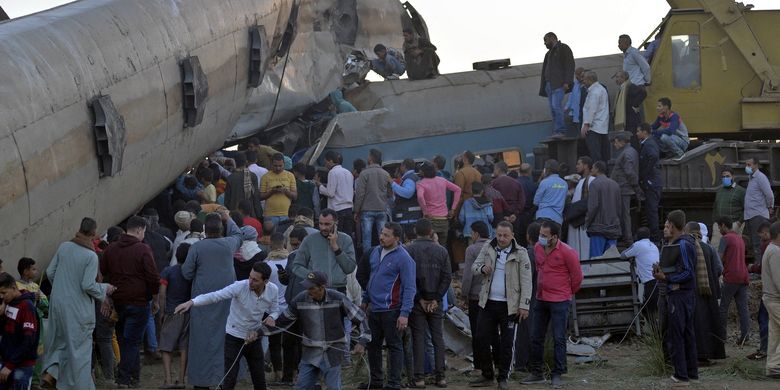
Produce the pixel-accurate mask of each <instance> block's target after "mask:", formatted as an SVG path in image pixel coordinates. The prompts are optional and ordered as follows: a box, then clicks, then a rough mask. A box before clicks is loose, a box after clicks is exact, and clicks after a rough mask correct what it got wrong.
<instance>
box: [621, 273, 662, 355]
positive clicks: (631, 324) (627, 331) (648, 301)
mask: <svg viewBox="0 0 780 390" xmlns="http://www.w3.org/2000/svg"><path fill="white" fill-rule="evenodd" d="M657 288H658V283H657V282H656V284H655V285H654V286H653V289H652V290H651V291H650V295H649V296H653V293H654V292H655V290H656V289H657ZM648 303H650V300H649V299H648V300H646V301H645V303H644V305H642V307H640V308H639V311H638V312H637V313H636V315H635V316H634V319H632V320H631V323H630V324H628V329H626V334H624V335H623V338H622V339H620V342H619V343H618V345H620V344H623V341H625V340H626V337H628V334H629V333H630V332H631V327H632V326H634V321H636V319H637V318H639V315H640V314H642V311H644V310H645V306H647V304H648Z"/></svg>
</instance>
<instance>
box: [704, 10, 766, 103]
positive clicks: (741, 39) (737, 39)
mask: <svg viewBox="0 0 780 390" xmlns="http://www.w3.org/2000/svg"><path fill="white" fill-rule="evenodd" d="M699 3H701V5H702V7H703V8H704V10H705V11H707V12H709V13H711V14H712V16H713V17H714V18H715V19H716V20H717V21H718V23H720V26H721V27H722V28H723V31H725V32H726V35H727V36H728V37H729V39H731V41H732V42H733V43H734V46H736V47H737V49H739V51H740V53H742V56H743V57H745V60H746V61H747V62H748V63H749V64H750V66H751V67H752V68H753V70H754V71H755V72H756V75H757V76H758V77H759V78H760V79H761V81H762V82H763V84H764V85H763V88H762V91H761V95H762V96H766V95H770V94H777V93H780V76H779V75H778V74H777V72H776V71H775V69H774V68H773V67H772V64H770V63H769V59H768V58H767V56H766V53H765V52H764V49H762V48H761V44H759V42H758V38H757V37H756V35H755V34H754V33H753V30H751V28H750V24H749V23H748V21H747V20H746V19H745V11H748V10H750V8H749V7H746V6H745V5H743V4H742V3H737V2H734V1H732V0H699Z"/></svg>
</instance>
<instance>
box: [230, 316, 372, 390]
mask: <svg viewBox="0 0 780 390" xmlns="http://www.w3.org/2000/svg"><path fill="white" fill-rule="evenodd" d="M269 328H275V329H278V330H280V331H281V332H283V333H287V334H290V335H292V336H296V337H300V338H301V340H306V341H309V342H311V343H319V342H318V341H314V340H312V339H310V338H308V337H306V336H304V335H300V334H297V333H293V332H290V331H289V330H287V329H284V328H279V327H276V326H271V327H269ZM256 341H257V342H259V341H260V340H259V339H258V340H256ZM331 344H333V342H327V343H326V345H327V348H331V349H335V350H336V351H341V352H345V353H351V352H352V351H350V350H349V349H343V348H338V347H334V346H332V345H331ZM246 345H247V343H246V342H245V343H244V344H243V345H241V348H240V349H239V350H238V354H237V355H236V359H235V360H233V364H231V365H230V368H229V369H228V370H226V371H225V376H223V377H222V379H221V380H220V381H219V384H218V385H217V387H216V388H215V389H216V390H221V389H222V384H223V383H225V379H226V378H227V376H228V374H230V371H232V370H233V367H235V366H236V363H238V361H239V360H240V359H241V352H242V351H243V350H244V347H245V346H246ZM365 355H366V354H365V353H363V354H362V355H361V356H360V357H361V358H362V359H363V363H365V366H366V371H368V383H369V384H371V366H370V365H369V364H368V360H367V359H366V356H365ZM377 389H378V388H377Z"/></svg>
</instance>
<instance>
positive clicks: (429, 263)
mask: <svg viewBox="0 0 780 390" xmlns="http://www.w3.org/2000/svg"><path fill="white" fill-rule="evenodd" d="M414 230H415V233H417V239H416V240H414V241H413V242H412V243H411V244H409V245H408V246H407V247H406V250H407V252H409V255H410V256H411V257H412V259H414V262H415V266H416V269H417V272H416V275H417V276H416V279H417V296H415V297H414V307H413V308H412V315H411V318H410V327H411V328H412V343H413V349H414V377H415V378H414V381H415V387H419V386H423V387H424V386H425V364H424V363H425V334H426V330H430V332H431V339H432V341H433V355H434V362H435V364H434V373H435V375H436V385H437V386H439V387H442V386H444V385H446V383H447V382H446V381H445V379H444V372H445V369H446V368H445V366H444V352H445V349H444V336H443V334H442V327H443V324H444V313H443V312H442V307H441V300H442V297H443V296H444V294H446V293H447V290H448V289H449V288H450V282H451V281H452V274H451V267H450V257H449V255H448V254H447V250H446V249H444V247H443V246H441V245H439V243H438V242H437V241H435V240H434V239H433V235H434V233H433V226H432V225H431V221H430V220H428V219H426V218H420V219H418V220H417V222H416V223H415V226H414Z"/></svg>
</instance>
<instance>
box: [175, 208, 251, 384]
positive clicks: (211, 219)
mask: <svg viewBox="0 0 780 390" xmlns="http://www.w3.org/2000/svg"><path fill="white" fill-rule="evenodd" d="M223 223H227V236H226V237H222V229H223ZM205 231H206V239H205V240H202V241H198V242H196V243H195V244H193V245H192V246H191V247H190V252H189V254H187V260H186V261H185V262H184V264H183V265H182V267H181V271H182V275H183V276H184V278H185V279H187V280H191V281H192V296H193V297H195V296H198V295H201V294H207V293H210V292H214V291H217V290H220V289H222V288H224V287H225V286H228V285H230V284H232V283H233V282H235V281H236V273H235V271H234V269H233V254H234V253H236V252H237V251H238V250H239V248H241V244H242V235H241V230H240V229H239V228H238V226H236V224H235V222H233V220H232V219H231V218H230V215H229V213H228V212H227V211H223V212H221V213H220V214H216V213H212V214H209V215H207V216H206V223H205ZM229 312H230V301H223V302H220V303H215V304H213V305H211V306H208V307H195V308H193V309H192V312H191V314H190V341H189V348H188V350H189V351H194V352H195V353H192V354H190V355H189V359H188V361H187V379H188V381H189V383H190V384H191V385H193V386H195V387H213V386H216V385H217V384H218V383H219V381H220V379H222V376H223V375H224V373H225V370H224V367H223V365H224V361H223V359H222V358H221V357H222V356H224V347H225V338H224V337H215V336H216V334H215V332H217V331H219V330H221V329H225V324H226V323H227V317H228V313H229Z"/></svg>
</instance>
